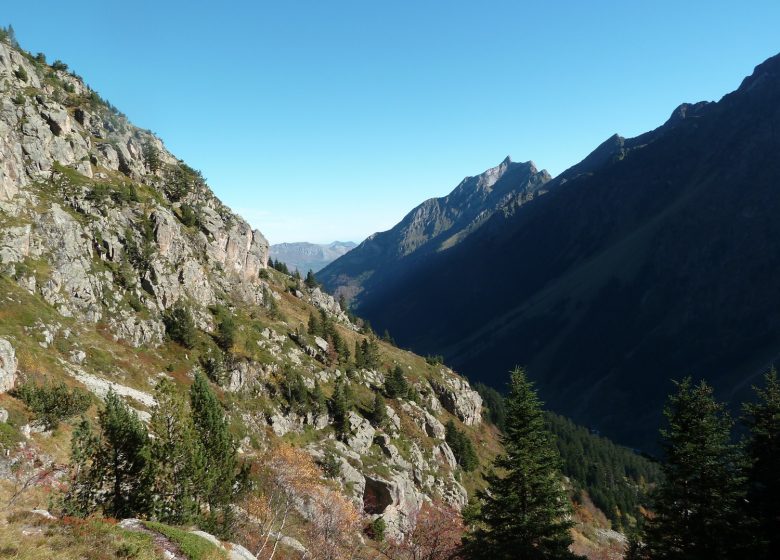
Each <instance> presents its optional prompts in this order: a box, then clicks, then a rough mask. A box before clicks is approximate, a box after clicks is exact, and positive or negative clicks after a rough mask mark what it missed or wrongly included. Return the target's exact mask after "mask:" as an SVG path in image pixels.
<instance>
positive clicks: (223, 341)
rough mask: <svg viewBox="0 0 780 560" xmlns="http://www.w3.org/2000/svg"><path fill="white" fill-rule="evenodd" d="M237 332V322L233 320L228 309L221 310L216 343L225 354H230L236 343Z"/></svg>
mask: <svg viewBox="0 0 780 560" xmlns="http://www.w3.org/2000/svg"><path fill="white" fill-rule="evenodd" d="M236 330H237V327H236V320H235V319H234V318H233V314H232V313H231V312H230V311H228V310H227V309H220V311H219V314H218V323H217V334H216V341H217V345H218V346H219V347H220V348H221V349H222V351H223V352H230V350H231V349H232V348H233V345H234V344H235V343H236Z"/></svg>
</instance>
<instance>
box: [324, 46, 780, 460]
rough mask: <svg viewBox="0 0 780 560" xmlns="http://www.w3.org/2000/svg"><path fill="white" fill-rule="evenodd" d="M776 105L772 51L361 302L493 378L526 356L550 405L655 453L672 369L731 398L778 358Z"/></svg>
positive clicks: (402, 332)
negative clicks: (739, 76)
mask: <svg viewBox="0 0 780 560" xmlns="http://www.w3.org/2000/svg"><path fill="white" fill-rule="evenodd" d="M779 107H780V57H774V58H771V59H769V60H767V61H766V62H764V63H763V64H761V65H759V66H758V67H757V68H756V69H755V72H754V73H753V74H752V75H751V76H750V77H748V78H746V79H745V80H744V81H743V83H742V85H741V86H740V87H739V89H738V90H736V91H735V92H733V93H731V94H728V95H726V96H725V97H724V98H723V99H721V100H720V101H719V102H717V103H696V104H684V105H681V106H680V107H678V108H677V109H676V110H675V111H674V112H673V114H672V116H671V118H670V119H669V120H668V122H667V123H665V124H664V125H663V126H661V127H660V128H658V129H656V130H654V131H652V132H649V133H647V134H644V135H642V136H639V137H637V138H634V139H624V138H621V137H619V136H613V137H612V138H610V139H608V140H607V141H606V142H605V143H604V144H602V145H601V146H600V147H599V148H597V150H595V151H594V152H593V154H591V155H590V156H589V157H588V158H586V159H585V160H584V161H583V162H582V163H581V164H579V165H577V166H575V167H573V168H572V169H570V170H569V171H567V172H566V173H565V174H563V175H562V176H561V177H559V178H556V179H553V180H552V181H550V182H548V183H547V185H546V187H545V188H546V189H547V190H548V191H549V192H548V194H546V195H545V196H542V197H537V198H535V199H534V200H533V201H531V202H530V203H527V204H523V205H522V206H520V205H509V206H507V207H505V211H504V212H501V213H496V214H494V215H493V217H492V218H491V219H490V220H489V221H488V222H487V223H485V224H484V225H483V226H482V227H480V228H479V229H478V230H477V231H476V232H474V233H473V234H472V235H471V236H469V237H468V238H466V239H465V240H463V241H462V242H461V243H460V244H458V245H457V246H455V247H453V248H451V249H450V250H447V251H441V252H438V253H437V254H433V255H431V256H430V257H429V258H427V259H425V261H424V262H419V263H418V264H417V266H416V267H415V268H414V270H413V271H411V272H410V273H408V274H406V276H405V277H404V278H402V279H400V280H396V281H394V282H391V283H387V284H383V285H381V286H375V287H374V289H373V291H372V293H371V294H370V296H369V294H368V293H367V294H366V295H365V297H364V298H363V299H362V300H360V302H359V306H358V307H357V311H358V312H359V313H361V314H363V315H364V316H366V317H367V318H368V319H370V320H371V322H372V324H374V325H375V326H377V327H379V328H381V329H384V328H388V329H389V330H390V332H391V333H392V335H393V336H394V337H395V339H396V340H397V341H398V342H399V344H401V345H404V346H409V347H411V348H413V349H415V350H416V351H418V352H421V353H434V354H443V355H444V356H445V358H446V359H447V362H448V363H451V364H452V365H454V366H455V367H457V368H459V369H460V370H461V371H463V372H465V373H467V374H468V375H469V376H470V377H471V378H472V379H474V380H482V381H486V382H488V383H490V384H492V385H494V386H496V387H499V388H500V387H501V386H502V385H503V383H504V380H505V379H506V372H507V371H508V370H509V369H510V368H511V367H512V366H514V365H515V364H523V365H526V366H527V367H528V369H529V372H530V374H531V375H532V376H533V377H534V378H535V379H537V380H538V382H539V387H540V389H541V393H542V396H543V398H544V399H545V401H547V402H548V404H549V405H550V406H551V408H552V409H554V410H556V411H558V412H561V413H563V414H566V415H567V416H570V417H572V418H574V419H575V420H576V421H578V422H579V423H582V424H585V425H589V426H592V427H594V428H597V429H599V430H600V431H601V432H602V433H604V434H607V435H609V436H612V437H613V438H617V440H618V441H620V442H622V443H624V444H628V445H631V446H633V447H643V448H652V447H654V444H655V443H656V441H657V435H656V434H657V427H658V425H659V422H660V418H661V414H660V411H661V406H662V402H663V398H664V395H665V394H666V393H668V392H669V391H670V390H671V387H672V386H671V384H670V383H669V380H670V379H673V378H678V379H679V378H681V377H683V376H684V375H688V374H693V375H696V376H701V377H703V378H706V379H708V380H709V381H711V382H712V383H713V384H714V385H715V386H716V387H719V388H722V390H723V392H724V393H723V397H724V398H727V399H733V402H737V401H739V400H740V399H742V398H743V397H744V395H743V394H742V392H743V391H744V390H745V389H746V388H747V387H749V386H750V384H751V382H752V381H753V379H754V376H755V375H756V374H757V373H758V372H760V371H761V370H762V369H763V368H764V367H765V366H766V365H767V364H769V363H771V362H773V361H776V359H777V358H776V357H777V355H778V353H779V352H780V330H779V329H778V326H777V321H776V317H778V316H780V298H779V297H778V295H777V293H776V291H775V290H774V289H773V286H774V282H773V279H775V278H777V277H778V276H780V260H778V255H779V254H780V247H779V246H778V239H780V231H778V220H777V219H776V216H777V214H778V211H780V192H779V191H778V189H777V185H778V184H780V166H778V159H777V153H778V151H780V135H778V130H780V110H778V108H779ZM397 250H401V249H400V246H399V248H398V249H397ZM336 265H338V262H337V263H334V265H331V268H333V267H335V266H336ZM370 273H371V268H370V267H367V268H366V271H365V274H367V275H368V274H370ZM352 274H354V275H355V276H359V275H360V272H359V271H353V273H352ZM411 317H413V318H414V319H413V320H410V318H411Z"/></svg>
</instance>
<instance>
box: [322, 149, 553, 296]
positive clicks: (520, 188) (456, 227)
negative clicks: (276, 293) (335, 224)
mask: <svg viewBox="0 0 780 560" xmlns="http://www.w3.org/2000/svg"><path fill="white" fill-rule="evenodd" d="M549 179H550V175H549V174H548V173H547V172H546V171H544V170H542V171H538V170H537V169H536V167H535V166H534V164H533V162H530V161H529V162H526V163H515V162H513V161H511V160H510V159H509V157H507V158H506V159H505V160H504V161H502V162H501V163H500V164H499V165H498V166H496V167H493V168H491V169H488V170H487V171H485V172H484V173H482V174H480V175H477V176H475V177H466V178H465V179H463V181H461V183H460V184H459V185H458V186H457V187H455V189H454V190H453V191H452V192H451V193H450V194H449V195H447V196H445V197H441V198H431V199H429V200H426V201H425V202H423V203H422V204H420V205H419V206H418V207H417V208H415V209H414V210H412V211H411V212H409V213H408V214H407V215H406V216H405V217H404V219H403V220H401V222H399V223H398V224H397V225H396V226H395V227H393V228H392V229H390V230H389V231H385V232H381V233H375V234H373V235H372V236H370V237H369V238H368V239H366V240H365V241H363V243H361V244H360V245H359V246H358V247H356V248H355V249H353V250H352V251H350V252H349V253H348V254H346V255H344V256H343V257H341V258H339V259H338V260H336V261H335V262H333V263H332V264H330V265H328V266H327V267H325V268H324V269H323V270H321V271H320V273H319V274H318V275H317V278H318V279H319V280H320V281H321V282H322V283H323V285H324V286H325V288H326V289H327V290H328V291H329V292H330V293H333V294H336V295H337V296H341V295H344V296H345V297H346V298H347V300H348V301H350V302H352V305H354V307H355V308H356V309H360V307H361V305H362V302H364V301H369V300H370V299H371V298H372V297H373V295H372V293H373V292H374V291H375V290H376V289H379V288H381V289H384V288H385V287H386V286H388V285H391V284H393V283H395V282H396V281H398V279H399V278H401V277H404V276H405V275H406V273H407V272H408V271H409V270H411V269H413V268H414V267H415V266H416V264H417V263H418V262H420V260H421V259H424V257H425V256H426V255H429V254H431V253H436V252H438V251H443V250H446V249H449V248H451V247H454V246H455V245H457V244H458V243H460V242H461V241H463V240H464V239H466V238H467V237H468V236H469V235H470V234H471V233H472V232H474V231H476V230H477V229H479V228H480V226H481V225H482V224H483V223H485V222H486V221H487V220H488V219H489V218H490V217H491V216H492V215H493V214H494V213H496V212H497V211H499V210H500V209H501V208H503V207H504V206H505V205H507V204H509V203H510V202H512V201H514V202H515V203H516V204H522V203H525V202H527V201H528V200H531V199H533V197H534V196H536V195H537V194H540V193H543V192H544V191H545V184H546V183H547V181H549Z"/></svg>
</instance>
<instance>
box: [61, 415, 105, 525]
mask: <svg viewBox="0 0 780 560" xmlns="http://www.w3.org/2000/svg"><path fill="white" fill-rule="evenodd" d="M99 443H100V440H99V438H98V436H97V435H96V434H95V432H94V431H93V430H92V425H91V424H90V423H89V420H87V419H86V418H84V417H82V418H81V421H80V422H79V423H78V425H77V426H76V428H75V429H74V430H73V436H72V437H71V446H70V464H71V470H72V472H71V480H70V486H69V488H68V490H67V491H66V492H65V495H64V496H63V500H62V509H63V512H64V513H65V514H67V515H71V516H76V517H87V516H88V515H90V514H92V513H94V512H95V510H97V508H98V506H99V503H98V499H99V496H98V494H99V490H100V488H99V487H98V485H99V481H98V480H97V477H96V476H95V472H94V469H93V464H94V460H95V457H96V456H97V453H96V450H97V447H98V444H99Z"/></svg>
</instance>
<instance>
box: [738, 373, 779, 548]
mask: <svg viewBox="0 0 780 560" xmlns="http://www.w3.org/2000/svg"><path fill="white" fill-rule="evenodd" d="M754 390H755V392H756V397H757V398H756V402H754V403H749V404H746V405H745V406H744V415H743V422H744V424H745V425H746V426H747V428H748V429H749V430H750V433H749V436H748V442H747V451H748V455H749V458H750V463H751V464H750V467H749V471H748V473H749V486H748V504H749V505H750V513H751V516H752V517H753V518H755V519H757V520H758V527H757V530H756V531H755V535H756V540H757V541H758V543H757V544H758V548H757V550H756V552H755V558H766V559H767V560H769V559H774V558H780V381H778V379H777V372H776V371H775V369H774V368H772V370H771V371H769V372H768V373H767V374H766V375H765V377H764V387H763V388H758V387H754Z"/></svg>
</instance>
